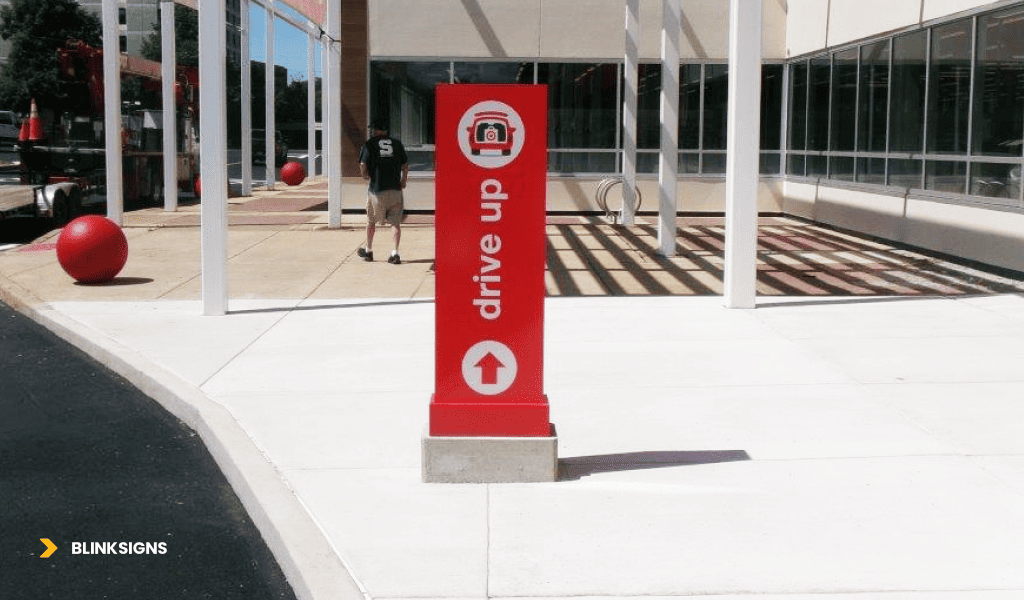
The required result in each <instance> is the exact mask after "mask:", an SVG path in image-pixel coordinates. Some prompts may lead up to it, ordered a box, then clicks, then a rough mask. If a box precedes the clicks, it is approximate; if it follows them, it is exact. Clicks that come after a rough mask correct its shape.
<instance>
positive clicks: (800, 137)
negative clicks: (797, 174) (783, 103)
mask: <svg viewBox="0 0 1024 600" xmlns="http://www.w3.org/2000/svg"><path fill="white" fill-rule="evenodd" d="M806 138H807V63H806V62H798V63H796V64H792V65H790V66H789V132H788V138H787V143H788V144H789V149H790V150H804V149H805V148H806V141H807V139H806ZM800 170H801V171H803V168H801V169H800ZM802 174H803V173H801V175H802Z"/></svg>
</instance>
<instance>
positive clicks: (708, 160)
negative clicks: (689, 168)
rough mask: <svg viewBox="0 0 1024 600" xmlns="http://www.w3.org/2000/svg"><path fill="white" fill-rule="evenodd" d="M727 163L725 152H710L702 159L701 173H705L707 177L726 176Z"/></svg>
mask: <svg viewBox="0 0 1024 600" xmlns="http://www.w3.org/2000/svg"><path fill="white" fill-rule="evenodd" d="M725 162H726V161H725V153H724V152H709V153H707V154H704V155H703V157H702V159H701V173H704V174H705V175H724V174H725Z"/></svg>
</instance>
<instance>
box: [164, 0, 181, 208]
mask: <svg viewBox="0 0 1024 600" xmlns="http://www.w3.org/2000/svg"><path fill="white" fill-rule="evenodd" d="M160 45H161V48H160V51H161V53H160V78H161V88H162V89H161V93H162V94H163V110H164V119H163V137H164V210H166V211H169V212H173V211H175V210H178V124H177V123H178V120H177V116H178V106H177V95H176V94H175V93H174V80H175V78H176V77H175V73H176V66H177V56H176V55H175V52H176V49H175V46H176V44H175V36H174V1H173V0H160Z"/></svg>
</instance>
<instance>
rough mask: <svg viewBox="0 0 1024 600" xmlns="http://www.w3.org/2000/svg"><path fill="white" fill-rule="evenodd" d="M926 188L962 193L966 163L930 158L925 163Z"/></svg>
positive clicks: (965, 177) (965, 179)
mask: <svg viewBox="0 0 1024 600" xmlns="http://www.w3.org/2000/svg"><path fill="white" fill-rule="evenodd" d="M924 187H925V189H926V190H935V191H938V192H952V193H954V194H963V193H964V192H965V190H966V188H967V163H966V162H960V161H951V160H930V161H928V162H927V163H925V174H924Z"/></svg>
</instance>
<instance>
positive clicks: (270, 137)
mask: <svg viewBox="0 0 1024 600" xmlns="http://www.w3.org/2000/svg"><path fill="white" fill-rule="evenodd" d="M263 6H264V7H265V8H266V9H267V67H266V71H265V72H264V75H265V76H266V82H267V83H266V87H265V88H264V89H266V93H267V95H266V98H265V100H266V113H267V118H266V124H267V125H266V138H265V139H266V142H267V147H266V156H267V158H266V160H265V161H264V166H266V172H267V177H266V179H267V189H268V190H272V189H274V180H275V173H274V171H275V169H276V166H277V159H276V157H277V154H276V153H275V152H274V132H275V130H276V129H277V122H276V121H275V119H274V97H275V96H276V91H275V90H274V21H276V20H277V17H276V16H275V15H276V13H277V11H276V10H275V9H274V0H266V1H265V3H264V5H263Z"/></svg>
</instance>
